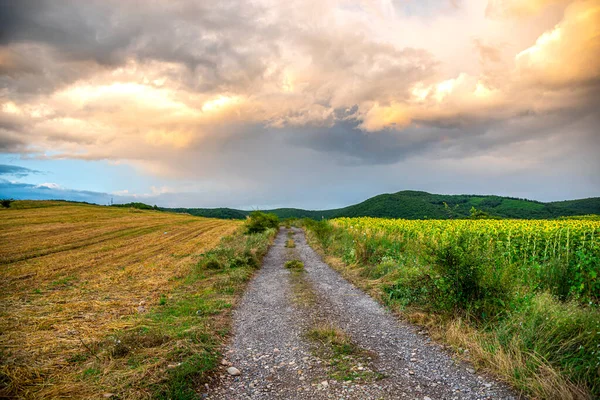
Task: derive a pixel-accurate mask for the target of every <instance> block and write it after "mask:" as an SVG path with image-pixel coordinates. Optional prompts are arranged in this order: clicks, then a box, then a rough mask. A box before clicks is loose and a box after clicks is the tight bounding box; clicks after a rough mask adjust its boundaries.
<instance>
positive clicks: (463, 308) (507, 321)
mask: <svg viewBox="0 0 600 400" xmlns="http://www.w3.org/2000/svg"><path fill="white" fill-rule="evenodd" d="M305 227H306V229H307V230H308V232H309V237H310V238H311V240H312V241H313V243H316V244H318V245H319V247H320V248H321V249H322V250H323V251H324V252H325V253H326V254H329V255H331V256H334V257H337V258H339V259H340V260H341V261H343V263H344V264H345V265H346V266H348V268H349V269H348V268H347V269H346V271H347V272H348V273H349V274H350V275H349V276H351V277H352V278H353V279H359V283H365V287H367V288H374V289H373V290H376V293H378V294H380V298H381V299H382V300H383V301H385V302H387V303H388V304H389V305H390V306H392V307H393V308H398V309H401V310H404V311H405V313H406V315H413V314H414V315H417V314H419V315H423V313H425V315H428V316H429V317H428V318H430V319H431V318H433V321H436V322H435V323H429V324H430V325H431V326H433V327H434V328H435V326H438V328H437V331H438V334H439V336H441V337H445V338H446V339H447V340H449V341H451V342H452V341H453V342H456V343H460V345H461V346H462V347H465V346H467V347H468V346H472V347H473V348H474V349H475V348H477V349H479V350H477V351H475V352H474V353H476V354H479V360H480V362H481V363H482V364H483V365H485V366H486V367H488V368H490V369H492V370H494V371H496V372H497V373H499V374H501V375H503V376H504V378H505V379H507V380H509V381H511V382H512V383H513V384H514V385H515V386H516V387H517V388H519V389H521V390H523V391H525V392H527V393H529V394H532V395H534V396H538V397H540V398H557V399H558V398H573V399H575V398H597V397H600V385H599V384H598V382H600V312H599V308H598V307H599V304H600V222H599V221H598V220H596V219H593V218H587V219H576V220H575V219H573V220H557V221H541V220H540V221H518V220H486V219H483V220H424V221H408V220H386V219H376V218H340V219H336V220H333V221H329V222H328V221H322V222H318V223H314V222H308V223H306V224H305ZM351 271H358V272H357V273H354V272H351ZM419 320H421V319H419ZM423 321H424V320H423ZM424 323H425V322H424ZM455 327H460V329H459V330H460V331H461V332H463V333H462V334H460V335H457V334H454V333H449V332H450V331H453V330H454V328H455ZM457 329H458V328H457ZM454 331H455V330H454ZM458 337H461V339H460V340H459V339H457V338H458ZM465 337H466V338H467V339H465Z"/></svg>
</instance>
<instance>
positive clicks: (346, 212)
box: [128, 190, 600, 219]
mask: <svg viewBox="0 0 600 400" xmlns="http://www.w3.org/2000/svg"><path fill="white" fill-rule="evenodd" d="M136 205H137V203H136ZM128 206H131V205H128ZM473 207H474V208H476V209H477V210H479V211H482V212H484V213H485V214H487V215H489V216H490V217H497V218H520V219H547V218H558V217H569V216H575V215H587V214H600V197H594V198H589V199H580V200H566V201H556V202H550V203H543V202H540V201H534V200H527V199H519V198H515V197H504V196H493V195H490V196H483V195H443V194H432V193H427V192H420V191H413V190H405V191H401V192H398V193H388V194H380V195H378V196H375V197H371V198H370V199H367V200H365V201H363V202H362V203H358V204H354V205H351V206H348V207H343V208H337V209H332V210H320V211H315V210H302V209H299V208H276V209H272V210H263V211H265V212H269V213H273V214H276V215H277V216H278V217H279V218H281V219H286V218H312V219H322V218H336V217H380V218H406V219H427V218H428V219H445V218H466V217H469V216H470V215H471V208H473ZM160 209H161V210H163V211H172V212H180V213H188V214H192V215H198V216H202V217H210V218H225V219H244V218H246V216H247V215H248V214H249V213H250V211H246V210H236V209H232V208H160Z"/></svg>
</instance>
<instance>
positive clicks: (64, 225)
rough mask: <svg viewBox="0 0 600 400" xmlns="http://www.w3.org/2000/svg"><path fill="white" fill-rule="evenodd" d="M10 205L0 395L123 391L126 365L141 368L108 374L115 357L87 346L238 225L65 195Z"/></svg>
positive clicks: (176, 280)
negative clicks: (62, 199) (83, 202)
mask: <svg viewBox="0 0 600 400" xmlns="http://www.w3.org/2000/svg"><path fill="white" fill-rule="evenodd" d="M13 204H14V208H15V209H12V208H11V209H0V274H1V275H0V277H1V280H0V301H1V304H2V307H1V310H0V334H1V336H0V348H1V349H2V350H1V351H2V353H0V356H1V364H2V366H1V368H2V370H1V373H2V374H1V376H0V378H2V379H1V380H0V381H3V382H0V395H1V394H2V393H1V390H2V386H1V385H5V388H4V390H5V392H6V393H8V394H12V395H14V394H18V395H19V397H21V396H22V397H29V398H32V397H35V398H40V397H46V398H51V397H57V396H74V397H98V396H99V393H98V391H99V390H108V389H111V388H114V387H117V388H119V387H120V388H121V389H122V390H125V389H123V384H124V382H125V383H127V382H130V381H131V379H130V378H131V377H129V376H128V375H127V374H128V373H129V374H134V373H135V374H138V375H139V376H137V378H136V379H138V380H139V379H144V374H145V373H146V374H148V373H149V372H148V371H149V370H150V368H145V369H144V368H142V369H141V371H140V370H139V368H138V370H136V369H135V368H132V371H133V372H126V373H124V374H121V375H119V376H118V377H112V378H110V376H111V373H110V372H111V371H116V370H121V369H122V368H121V367H122V366H119V365H111V363H112V364H115V363H117V364H118V362H116V361H115V360H114V359H106V360H105V359H102V360H100V358H99V357H98V356H97V355H96V354H95V350H93V349H91V346H98V344H99V343H101V342H102V341H103V340H106V337H107V335H109V334H111V333H114V332H121V331H123V330H126V329H127V328H131V327H133V326H135V325H136V324H138V325H139V324H140V321H139V318H138V319H136V318H135V317H136V316H138V315H142V314H146V313H150V311H151V309H152V308H153V307H156V306H157V305H159V303H161V302H162V303H164V302H165V301H166V300H165V299H168V298H170V297H172V296H174V295H175V294H176V291H175V290H176V289H177V287H179V286H181V285H182V282H183V281H184V278H185V277H186V276H188V275H189V274H190V271H191V268H192V267H193V266H194V265H195V264H196V263H197V262H198V259H199V257H200V256H201V254H202V253H203V252H205V251H207V250H209V249H211V248H213V247H215V246H216V245H218V244H219V241H220V239H221V238H222V237H223V236H225V235H230V234H232V233H233V232H234V231H236V230H238V228H239V227H240V226H241V222H239V221H227V220H215V219H205V218H199V217H192V216H189V215H177V214H170V213H162V212H158V211H141V210H136V209H124V208H114V207H101V206H92V205H75V204H73V203H65V202H15V203H13ZM207 282H208V283H210V280H207ZM200 289H201V287H198V286H197V287H195V288H194V290H200ZM174 293H175V294H174ZM163 347H164V346H163ZM82 354H83V356H82ZM156 354H158V353H155V355H156ZM78 357H79V358H80V359H81V360H83V361H82V362H77V361H78ZM86 357H89V358H90V360H91V361H90V360H87V361H85V359H86ZM73 360H75V362H74V361H73ZM128 361H131V360H128ZM123 362H125V361H123ZM153 363H154V367H156V365H159V366H162V368H163V369H164V367H166V365H165V361H162V360H160V359H157V360H154V362H153ZM155 369H156V368H154V370H155ZM89 371H92V372H89ZM140 374H141V375H140ZM87 375H89V376H92V377H95V378H94V379H87ZM113 375H114V374H113ZM109 378H110V379H109ZM150 380H151V379H150ZM127 384H129V383H127ZM6 385H8V386H9V387H6ZM6 393H5V394H6ZM149 393H150V392H149V389H140V391H139V392H135V391H133V392H130V395H131V396H130V397H148V396H149V395H150V394H149ZM100 395H101V393H100ZM0 397H1V396H0Z"/></svg>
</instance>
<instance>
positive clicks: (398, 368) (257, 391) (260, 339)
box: [204, 228, 518, 400]
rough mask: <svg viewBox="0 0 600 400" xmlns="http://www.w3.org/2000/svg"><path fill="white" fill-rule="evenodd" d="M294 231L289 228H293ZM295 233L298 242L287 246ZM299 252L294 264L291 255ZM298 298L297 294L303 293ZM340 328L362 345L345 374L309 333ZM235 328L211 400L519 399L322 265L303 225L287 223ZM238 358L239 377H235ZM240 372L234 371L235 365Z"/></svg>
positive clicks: (247, 295)
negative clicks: (298, 264) (299, 267)
mask: <svg viewBox="0 0 600 400" xmlns="http://www.w3.org/2000/svg"><path fill="white" fill-rule="evenodd" d="M288 235H289V236H288ZM288 237H291V238H293V240H294V242H295V244H296V247H295V248H286V247H285V242H286V240H287V239H288ZM291 259H300V260H301V261H302V262H303V263H304V270H303V271H301V272H293V271H290V270H288V269H286V268H285V267H284V264H285V262H286V261H288V260H291ZM299 299H300V300H299ZM323 324H326V325H327V326H335V327H336V329H338V330H339V331H341V332H343V334H344V335H346V336H347V337H349V338H350V339H351V341H352V343H353V345H355V346H356V348H357V349H360V351H361V354H365V355H367V356H361V357H359V358H353V357H350V356H348V357H344V358H343V365H344V366H346V367H348V365H349V366H350V371H345V372H346V375H348V374H350V375H351V376H359V377H361V376H368V377H376V378H373V379H361V378H358V379H355V380H351V381H344V380H343V379H339V376H337V379H334V378H335V377H336V375H335V372H336V368H339V366H336V365H337V364H334V363H332V360H331V359H330V358H328V357H327V356H325V355H324V354H323V353H322V352H319V351H318V350H319V346H318V344H316V343H315V342H314V341H312V340H311V339H309V338H308V336H307V333H308V332H310V331H311V330H312V329H314V328H315V327H320V326H323ZM233 333H234V336H233V340H232V341H231V343H230V345H229V346H228V348H227V349H226V353H225V358H224V359H223V361H222V366H221V368H222V372H221V374H220V379H218V380H217V381H216V382H213V384H212V385H211V386H207V387H206V393H205V394H204V395H205V397H206V398H209V399H422V400H435V399H516V398H518V396H517V395H516V394H515V393H514V392H513V391H512V390H511V389H510V388H508V387H507V386H506V385H504V384H502V383H500V382H497V381H494V380H493V379H491V378H489V377H486V376H483V375H480V374H478V373H477V372H475V371H474V370H473V369H472V368H471V367H470V366H469V365H467V364H465V363H463V362H460V361H456V360H454V359H453V358H452V357H451V356H450V355H449V354H448V353H447V352H445V351H444V350H443V349H442V348H441V347H440V346H439V345H438V344H435V343H434V342H432V341H431V340H430V339H429V338H428V337H427V336H426V335H422V334H419V329H418V328H416V327H414V326H412V325H410V324H407V323H405V322H402V321H399V320H398V319H397V318H395V317H394V316H393V315H392V314H391V313H389V312H388V311H387V310H385V309H384V308H383V307H382V306H381V305H379V304H378V303H377V302H376V301H375V300H373V299H372V298H371V297H370V296H368V295H367V294H365V293H364V292H362V291H361V290H359V289H357V288H356V287H354V286H353V285H352V284H351V283H349V282H348V281H346V280H345V279H344V278H343V277H342V276H341V275H339V274H338V273H337V272H336V271H334V270H333V269H331V268H330V267H329V266H328V265H327V264H326V263H324V262H323V261H322V260H321V258H320V256H319V255H318V254H317V253H315V251H314V250H313V249H312V248H311V247H310V246H309V245H308V244H307V242H306V238H305V236H304V233H303V232H302V231H301V230H300V229H296V228H292V229H291V230H289V233H288V230H287V229H281V230H280V231H279V233H278V235H277V237H276V239H275V242H274V244H273V246H272V247H271V248H270V249H269V252H268V253H267V255H266V257H265V259H264V264H263V267H262V269H261V270H260V271H259V272H258V274H257V276H256V277H255V278H254V280H253V281H252V282H251V283H250V285H249V287H248V290H247V292H246V293H245V295H244V297H243V299H242V301H241V303H240V305H239V306H238V308H237V309H236V310H235V312H234V330H233ZM231 366H233V367H234V368H236V369H237V370H239V371H240V374H239V375H235V376H234V375H230V374H229V373H228V372H227V368H229V367H231ZM233 372H235V371H233Z"/></svg>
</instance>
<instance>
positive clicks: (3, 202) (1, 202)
mask: <svg viewBox="0 0 600 400" xmlns="http://www.w3.org/2000/svg"><path fill="white" fill-rule="evenodd" d="M13 201H14V200H12V199H1V200H0V205H1V206H2V207H3V208H10V203H12V202H13Z"/></svg>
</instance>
